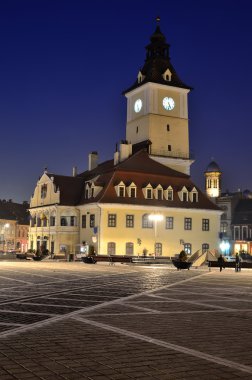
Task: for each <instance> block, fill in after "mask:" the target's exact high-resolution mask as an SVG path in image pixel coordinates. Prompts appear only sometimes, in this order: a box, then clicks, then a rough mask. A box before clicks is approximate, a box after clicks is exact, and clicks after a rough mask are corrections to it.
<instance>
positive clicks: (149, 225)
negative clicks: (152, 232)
mask: <svg viewBox="0 0 252 380" xmlns="http://www.w3.org/2000/svg"><path fill="white" fill-rule="evenodd" d="M142 228H153V221H152V220H150V219H149V214H144V215H143V216H142Z"/></svg>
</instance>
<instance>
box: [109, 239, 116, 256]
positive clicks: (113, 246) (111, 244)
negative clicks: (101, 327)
mask: <svg viewBox="0 0 252 380" xmlns="http://www.w3.org/2000/svg"><path fill="white" fill-rule="evenodd" d="M107 252H108V255H115V252H116V244H115V243H114V242H112V241H110V242H109V243H108V251H107Z"/></svg>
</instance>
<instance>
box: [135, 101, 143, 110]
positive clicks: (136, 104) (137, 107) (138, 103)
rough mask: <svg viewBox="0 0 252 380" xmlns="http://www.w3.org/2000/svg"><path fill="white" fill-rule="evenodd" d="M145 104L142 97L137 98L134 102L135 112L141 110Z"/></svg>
mask: <svg viewBox="0 0 252 380" xmlns="http://www.w3.org/2000/svg"><path fill="white" fill-rule="evenodd" d="M142 106H143V102H142V100H141V99H137V100H136V101H135V104H134V110H135V112H140V111H141V109H142Z"/></svg>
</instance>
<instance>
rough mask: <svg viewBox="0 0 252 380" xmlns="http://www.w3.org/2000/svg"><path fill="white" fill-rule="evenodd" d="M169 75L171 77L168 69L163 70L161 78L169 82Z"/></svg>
mask: <svg viewBox="0 0 252 380" xmlns="http://www.w3.org/2000/svg"><path fill="white" fill-rule="evenodd" d="M171 77H172V73H171V71H170V70H169V69H167V70H165V72H164V73H163V78H164V80H165V81H167V82H170V81H171Z"/></svg>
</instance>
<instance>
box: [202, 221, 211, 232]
mask: <svg viewBox="0 0 252 380" xmlns="http://www.w3.org/2000/svg"><path fill="white" fill-rule="evenodd" d="M202 231H209V219H202Z"/></svg>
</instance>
